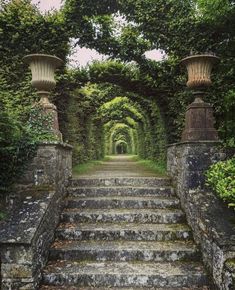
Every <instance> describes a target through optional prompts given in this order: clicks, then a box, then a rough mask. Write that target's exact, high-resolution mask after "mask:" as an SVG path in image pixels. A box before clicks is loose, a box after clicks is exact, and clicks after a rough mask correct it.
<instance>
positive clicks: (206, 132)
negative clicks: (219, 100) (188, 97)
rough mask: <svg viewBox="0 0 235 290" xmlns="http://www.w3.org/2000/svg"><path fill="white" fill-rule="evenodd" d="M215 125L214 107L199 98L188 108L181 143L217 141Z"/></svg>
mask: <svg viewBox="0 0 235 290" xmlns="http://www.w3.org/2000/svg"><path fill="white" fill-rule="evenodd" d="M214 123H215V120H214V117H213V108H212V106H211V105H209V104H207V103H205V102H204V101H203V100H202V99H201V98H200V97H197V98H196V99H195V101H194V102H193V103H192V104H190V105H189V106H188V108H187V112H186V118H185V129H184V131H183V134H182V138H181V141H182V142H186V141H203V140H204V141H217V140H218V133H217V131H216V129H215V128H214Z"/></svg>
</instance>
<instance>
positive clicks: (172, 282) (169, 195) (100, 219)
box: [41, 177, 209, 290]
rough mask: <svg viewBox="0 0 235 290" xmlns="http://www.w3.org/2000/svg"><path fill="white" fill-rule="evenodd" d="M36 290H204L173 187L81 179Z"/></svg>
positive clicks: (159, 182)
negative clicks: (40, 283) (41, 282)
mask: <svg viewBox="0 0 235 290" xmlns="http://www.w3.org/2000/svg"><path fill="white" fill-rule="evenodd" d="M55 236H56V239H55V242H54V244H53V245H52V247H51V249H50V258H49V263H48V265H47V267H46V268H45V269H44V271H43V273H42V276H43V285H42V287H41V289H67V290H69V289H70V290H72V289H81V290H82V289H83V290H85V289H119V288H121V289H129V290H130V289H159V290H160V289H161V290H166V289H167V290H170V289H172V290H173V289H174V290H176V289H177V290H180V289H185V290H186V289H195V290H196V289H198V290H199V289H201V290H202V289H209V287H208V284H209V282H208V277H207V274H206V272H205V270H204V268H203V264H202V262H201V257H200V251H199V249H198V248H197V246H196V245H195V243H194V241H193V238H192V232H191V229H190V228H189V227H188V225H187V223H186V219H185V215H184V213H183V211H182V210H181V209H180V204H179V200H178V198H177V197H176V196H175V194H174V190H173V188H172V187H171V184H170V180H169V179H167V178H155V177H138V178H136V177H126V178H123V177H116V178H111V177H110V178H97V177H96V178H92V177H91V178H79V179H74V180H72V182H71V186H70V188H69V196H68V198H67V200H66V207H65V209H64V211H63V213H62V215H61V223H60V224H59V226H58V228H57V230H56V233H55Z"/></svg>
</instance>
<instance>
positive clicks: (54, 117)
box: [39, 96, 63, 142]
mask: <svg viewBox="0 0 235 290" xmlns="http://www.w3.org/2000/svg"><path fill="white" fill-rule="evenodd" d="M39 104H40V105H41V106H42V108H43V112H44V114H45V115H47V116H48V117H49V119H50V120H51V122H50V123H51V129H52V133H53V135H54V136H55V137H56V138H57V139H58V141H60V142H63V136H62V133H61V132H60V129H59V120H58V111H57V108H56V106H55V105H54V104H52V103H50V101H49V99H48V97H47V96H44V97H42V98H41V100H40V102H39Z"/></svg>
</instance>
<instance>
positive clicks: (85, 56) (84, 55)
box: [32, 0, 164, 67]
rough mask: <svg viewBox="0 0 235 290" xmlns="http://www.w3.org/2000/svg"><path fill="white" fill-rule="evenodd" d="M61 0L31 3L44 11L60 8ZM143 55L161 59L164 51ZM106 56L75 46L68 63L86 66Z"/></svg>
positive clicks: (44, 0)
mask: <svg viewBox="0 0 235 290" xmlns="http://www.w3.org/2000/svg"><path fill="white" fill-rule="evenodd" d="M61 2H62V1H61V0H41V1H39V0H32V3H34V4H37V5H38V7H39V8H40V10H41V11H42V12H43V13H44V12H47V11H49V10H51V9H60V7H61V5H62V3H61ZM145 56H146V57H147V58H149V59H152V60H156V61H159V60H162V58H163V56H164V53H162V52H161V51H159V50H156V49H154V50H152V51H148V52H146V53H145ZM106 58H107V56H105V55H101V54H99V53H98V52H97V51H96V50H94V49H92V50H91V49H87V48H80V47H76V48H74V49H73V53H72V55H71V56H70V58H69V65H70V66H72V67H77V66H86V65H87V64H88V63H90V62H92V61H93V60H105V59H106Z"/></svg>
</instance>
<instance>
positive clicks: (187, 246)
mask: <svg viewBox="0 0 235 290" xmlns="http://www.w3.org/2000/svg"><path fill="white" fill-rule="evenodd" d="M199 258H200V253H199V250H198V248H197V247H196V245H195V244H194V243H193V242H192V241H174V242H149V241H148V242H141V241H135V242H133V241H131V242H129V241H125V242H123V241H118V242H117V241H114V242H113V241H109V242H104V241H83V242H80V241H58V242H55V243H54V244H53V245H52V248H51V249H50V260H71V261H76V260H79V261H81V260H92V261H94V260H96V261H97V262H98V261H101V262H102V261H122V262H124V261H125V262H127V261H145V262H147V261H155V262H163V261H164V262H174V261H182V260H183V261H186V260H187V261H190V260H191V261H197V260H199Z"/></svg>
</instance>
